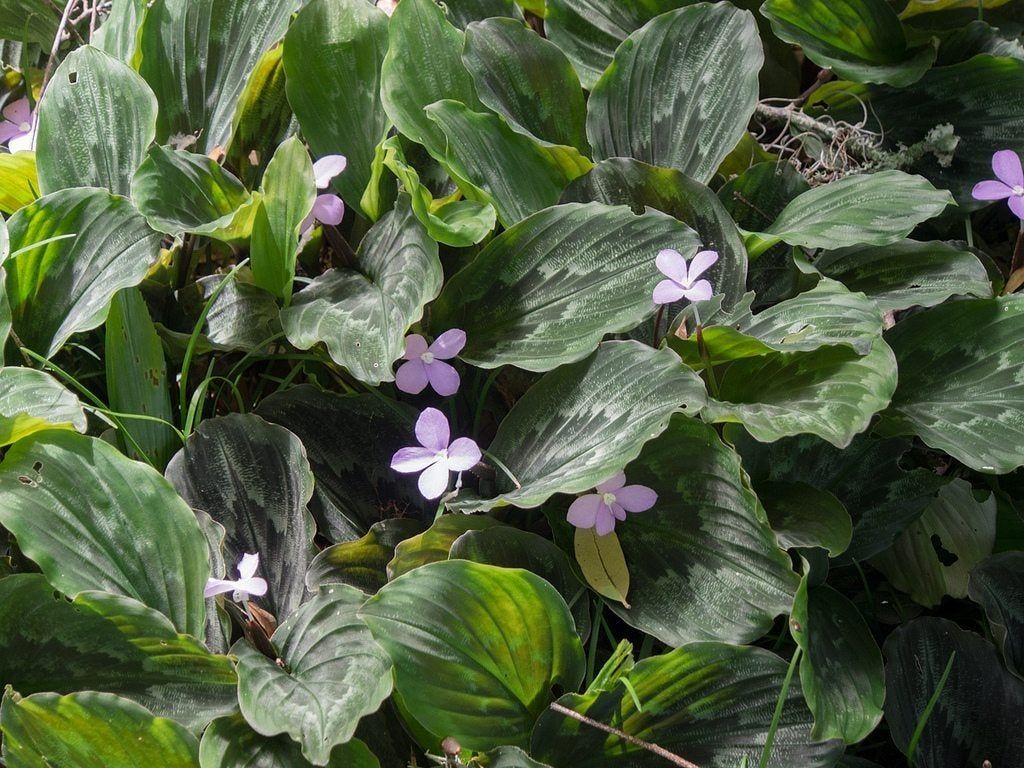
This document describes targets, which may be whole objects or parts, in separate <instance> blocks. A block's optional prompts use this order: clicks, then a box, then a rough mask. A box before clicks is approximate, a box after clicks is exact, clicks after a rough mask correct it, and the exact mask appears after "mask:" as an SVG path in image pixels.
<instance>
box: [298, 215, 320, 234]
mask: <svg viewBox="0 0 1024 768" xmlns="http://www.w3.org/2000/svg"><path fill="white" fill-rule="evenodd" d="M314 224H316V217H315V216H313V212H312V211H310V213H309V215H308V216H306V218H304V219H303V220H302V224H300V225H299V234H300V235H304V234H306V233H307V232H309V230H311V229H312V228H313V225H314Z"/></svg>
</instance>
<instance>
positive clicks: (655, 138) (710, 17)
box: [587, 3, 764, 183]
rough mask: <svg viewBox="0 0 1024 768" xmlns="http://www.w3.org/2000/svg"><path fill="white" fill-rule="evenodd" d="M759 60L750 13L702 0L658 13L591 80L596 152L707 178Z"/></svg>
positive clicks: (746, 102) (739, 120)
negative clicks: (597, 76) (593, 79)
mask: <svg viewBox="0 0 1024 768" xmlns="http://www.w3.org/2000/svg"><path fill="white" fill-rule="evenodd" d="M763 63H764V53H763V51H762V49H761V39H760V37H759V36H758V32H757V23H756V22H755V21H754V16H753V15H752V14H751V13H750V12H749V11H741V10H738V9H737V8H736V7H735V6H733V5H732V4H730V3H719V4H716V5H711V4H706V3H700V4H698V5H691V6H687V7H685V8H680V9H678V10H675V11H669V12H668V13H664V14H662V15H661V16H658V17H657V18H655V19H654V20H653V21H651V22H650V23H648V24H647V25H646V26H644V27H643V28H641V29H640V30H638V31H637V32H634V33H633V34H631V35H630V36H629V37H628V38H627V39H626V40H625V41H624V42H623V43H622V45H620V46H619V48H618V50H617V51H616V52H615V59H614V60H613V61H612V63H611V65H610V66H609V67H608V69H607V70H606V71H605V73H604V75H603V76H602V77H601V79H600V80H599V81H598V83H597V85H595V86H594V89H593V92H592V93H591V95H590V101H589V102H588V105H587V136H588V137H589V138H590V143H591V145H592V146H593V147H594V158H595V159H599V160H603V159H605V158H609V157H632V158H635V159H637V160H642V161H643V162H645V163H648V164H650V165H655V166H658V167H661V168H675V169H676V170H678V171H682V172H683V173H685V174H686V175H687V176H690V177H691V178H693V179H695V180H696V181H699V182H701V183H705V182H707V181H708V180H709V179H711V177H712V176H713V175H714V173H715V170H716V169H717V168H718V166H719V164H721V162H722V160H724V159H725V156H726V155H728V154H729V152H731V151H732V149H733V148H734V147H735V146H736V144H737V142H738V141H739V140H740V137H741V136H742V135H743V133H744V131H746V128H747V123H748V122H749V121H750V117H751V115H753V113H754V106H755V104H756V102H757V91H758V84H757V75H758V72H759V71H760V69H761V65H762V64H763Z"/></svg>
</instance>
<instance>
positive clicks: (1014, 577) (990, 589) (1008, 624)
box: [967, 552, 1024, 679]
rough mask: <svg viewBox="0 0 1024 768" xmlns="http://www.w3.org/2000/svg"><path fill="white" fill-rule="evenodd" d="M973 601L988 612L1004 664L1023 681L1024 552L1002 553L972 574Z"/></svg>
mask: <svg viewBox="0 0 1024 768" xmlns="http://www.w3.org/2000/svg"><path fill="white" fill-rule="evenodd" d="M967 592H968V594H969V595H970V596H971V599H972V600H973V601H974V602H976V603H978V604H980V605H981V607H982V608H984V609H985V615H986V616H988V622H989V626H990V627H991V628H992V634H993V635H995V637H996V639H997V640H998V641H999V645H1000V647H1001V648H1002V651H1003V661H1004V662H1005V663H1006V666H1007V667H1008V668H1009V669H1010V671H1011V672H1013V673H1014V674H1015V675H1017V677H1020V678H1022V679H1024V552H1001V553H999V554H998V555H992V556H991V557H989V558H986V559H985V560H983V561H982V562H981V563H979V564H978V565H977V566H975V568H974V570H973V571H971V580H970V583H969V584H968V587H967Z"/></svg>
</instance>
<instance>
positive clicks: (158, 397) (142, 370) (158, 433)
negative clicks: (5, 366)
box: [0, 288, 180, 469]
mask: <svg viewBox="0 0 1024 768" xmlns="http://www.w3.org/2000/svg"><path fill="white" fill-rule="evenodd" d="M103 349H104V356H103V357H104V362H105V364H106V373H107V398H108V400H109V402H110V408H111V409H112V410H114V411H117V412H119V413H128V414H138V415H140V416H147V417H149V418H150V419H163V420H164V421H166V422H169V423H170V424H160V423H157V422H155V421H150V420H148V419H147V420H142V419H132V418H129V417H125V418H124V419H123V423H124V425H125V429H126V430H127V431H128V433H129V434H130V435H131V436H132V440H134V442H135V443H137V444H138V446H139V447H140V448H141V449H142V451H143V454H142V455H139V453H138V451H137V450H136V449H135V446H134V445H129V446H127V448H128V450H127V451H126V453H127V454H128V455H129V456H130V457H131V458H133V459H136V460H142V461H146V460H148V461H151V462H152V463H153V466H154V467H156V468H157V469H163V468H164V467H165V466H166V465H167V461H168V459H170V458H171V454H173V453H174V451H175V449H176V448H177V447H178V446H179V445H180V443H179V442H178V439H177V436H176V435H175V432H174V429H173V428H172V426H170V425H173V423H174V412H173V411H172V410H171V394H170V390H169V389H168V382H167V362H166V360H164V348H163V346H162V345H161V343H160V337H159V336H158V335H157V333H156V327H155V326H154V325H153V319H152V318H151V317H150V316H149V309H148V308H147V307H146V302H145V300H144V299H143V298H142V294H141V293H140V292H139V291H138V290H137V289H135V288H126V289H125V290H123V291H121V292H120V293H118V294H117V296H115V297H114V300H113V302H112V303H111V305H110V314H109V315H107V324H106V337H105V341H104V346H103ZM0 376H2V374H0Z"/></svg>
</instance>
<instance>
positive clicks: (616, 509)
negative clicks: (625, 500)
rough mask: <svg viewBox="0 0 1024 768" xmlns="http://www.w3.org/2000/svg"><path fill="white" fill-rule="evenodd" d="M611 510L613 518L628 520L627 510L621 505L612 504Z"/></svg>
mask: <svg viewBox="0 0 1024 768" xmlns="http://www.w3.org/2000/svg"><path fill="white" fill-rule="evenodd" d="M609 509H610V510H611V511H612V517H614V518H615V519H616V520H625V519H626V510H624V509H623V508H622V505H621V504H612V505H610V506H609Z"/></svg>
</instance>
